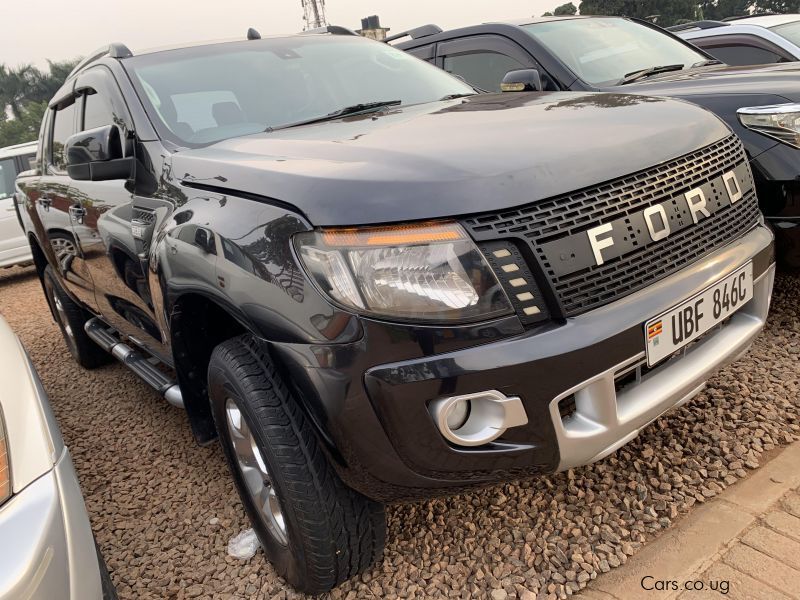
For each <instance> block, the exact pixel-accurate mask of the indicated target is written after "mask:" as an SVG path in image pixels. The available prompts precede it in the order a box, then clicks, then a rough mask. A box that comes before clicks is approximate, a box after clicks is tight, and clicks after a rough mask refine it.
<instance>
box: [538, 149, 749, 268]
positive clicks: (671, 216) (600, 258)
mask: <svg viewBox="0 0 800 600" xmlns="http://www.w3.org/2000/svg"><path fill="white" fill-rule="evenodd" d="M752 185H753V184H752V178H751V177H749V173H748V171H747V166H746V165H745V164H740V165H739V166H737V167H736V168H734V169H732V170H730V171H727V172H725V173H723V174H722V175H720V176H718V177H716V178H714V179H712V180H711V181H709V182H707V183H705V184H703V185H701V186H699V187H696V188H693V189H691V190H688V191H686V192H685V193H683V194H680V195H678V196H675V197H673V198H672V199H671V200H668V201H666V202H662V203H660V204H653V205H651V206H648V207H647V208H645V209H644V210H641V211H638V212H636V213H632V214H629V215H626V216H624V217H620V218H618V219H615V220H612V221H609V222H607V223H602V224H600V225H597V226H595V227H592V228H590V229H588V230H587V231H582V232H579V233H575V234H573V235H570V236H567V237H563V238H560V239H557V240H553V241H551V242H546V243H545V244H543V245H542V252H543V253H544V255H545V256H546V257H547V259H548V262H549V263H550V265H551V268H552V269H553V271H554V273H555V275H556V276H562V275H569V274H570V273H575V272H577V271H580V270H582V269H586V268H587V267H593V266H599V265H602V264H604V263H606V262H608V261H610V260H612V259H615V258H618V257H620V256H623V255H625V254H627V253H629V252H632V251H634V250H637V249H640V248H643V247H645V246H647V245H648V244H651V243H653V242H658V241H661V240H663V239H666V238H668V237H669V236H671V235H675V234H676V233H678V232H680V231H683V230H685V229H687V228H689V227H693V226H695V225H697V224H698V223H700V222H701V221H703V220H705V219H708V218H710V217H712V216H713V215H714V214H715V213H717V212H719V211H721V210H724V209H725V208H727V207H729V206H731V205H733V204H736V203H737V202H739V201H740V200H741V199H742V198H743V197H744V196H745V195H746V194H748V193H749V192H750V191H751V190H752Z"/></svg>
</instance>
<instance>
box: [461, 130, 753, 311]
mask: <svg viewBox="0 0 800 600" xmlns="http://www.w3.org/2000/svg"><path fill="white" fill-rule="evenodd" d="M744 163H746V156H745V153H744V149H743V147H742V144H741V142H739V140H738V139H737V138H736V137H735V136H731V137H729V138H727V139H725V140H722V141H720V142H717V143H715V144H712V145H710V146H707V147H705V148H703V149H701V150H698V151H696V152H693V153H691V154H688V155H686V156H683V157H681V158H678V159H675V160H672V161H670V162H667V163H664V164H661V165H658V166H656V167H653V168H652V169H648V170H645V171H641V172H639V173H635V174H632V175H628V176H625V177H622V178H620V179H617V180H614V181H611V182H607V183H603V184H601V185H598V186H596V187H593V188H588V189H585V190H581V191H577V192H573V193H570V194H566V195H563V196H558V197H556V198H552V199H548V200H543V201H539V202H535V203H532V204H528V205H526V206H523V207H520V208H517V209H513V210H509V211H505V212H502V213H491V214H482V215H476V216H471V217H468V218H466V219H464V221H463V222H462V223H463V225H464V226H465V227H466V228H467V229H468V230H469V231H470V232H471V233H472V235H473V237H474V238H475V239H476V240H478V241H487V240H496V239H512V240H515V242H517V243H518V244H520V245H522V246H523V247H526V246H527V247H528V248H530V252H529V253H528V260H529V262H530V263H532V264H530V267H531V269H532V270H533V271H534V272H536V273H538V276H539V277H540V279H542V280H543V281H541V282H540V284H541V285H545V286H549V287H550V289H552V290H553V292H554V293H555V297H556V298H557V300H558V302H560V304H561V307H560V311H558V312H561V313H562V314H563V315H564V316H573V315H577V314H580V313H583V312H585V311H587V310H590V309H593V308H597V307H599V306H602V305H604V304H608V303H610V302H613V301H614V300H617V299H619V298H622V297H624V296H626V295H628V294H630V293H632V292H635V291H636V290H639V289H641V288H643V287H645V286H647V285H649V284H651V283H653V282H655V281H657V280H659V279H661V278H663V277H665V276H667V275H669V274H671V273H673V272H675V271H678V270H680V269H681V268H683V267H685V266H687V265H689V264H691V263H693V262H695V261H696V260H698V259H699V258H701V257H702V256H703V255H705V254H708V253H710V252H713V251H714V250H716V249H718V248H720V247H722V246H724V245H725V244H727V243H729V242H730V241H731V240H733V239H736V238H737V237H740V236H742V235H744V234H745V233H747V232H748V231H749V230H750V229H752V227H753V226H755V225H756V224H757V223H758V220H759V218H760V216H759V211H758V201H757V199H756V195H755V192H754V191H753V188H754V184H753V179H752V174H751V173H750V170H749V168H745V169H744V170H743V171H740V172H741V173H743V174H744V175H743V177H744V178H745V179H746V183H747V185H745V186H744V189H746V190H749V191H748V192H747V194H746V195H745V196H744V197H743V198H742V199H741V200H739V201H738V202H736V203H735V204H731V205H728V206H725V207H724V208H721V209H720V210H719V211H717V212H715V213H714V214H712V216H711V217H710V218H707V219H704V220H701V221H700V222H699V223H698V224H697V225H694V226H692V227H688V228H685V229H682V230H680V231H677V232H675V233H674V234H673V235H671V236H669V237H667V238H666V239H663V240H660V241H658V242H650V243H648V244H642V245H638V244H637V243H635V242H634V243H633V246H632V249H631V251H629V252H627V253H625V254H623V255H621V256H618V257H616V258H613V259H610V260H607V261H606V262H605V263H604V264H602V265H600V266H594V265H593V266H591V267H588V268H584V269H581V270H579V271H577V272H574V273H569V274H561V275H559V274H558V273H557V270H556V269H555V268H554V265H552V264H550V262H549V261H548V258H547V256H546V255H545V252H544V250H543V248H542V246H543V244H546V243H549V242H553V241H555V240H560V239H562V238H566V237H568V236H571V235H575V234H577V233H581V232H585V231H587V230H588V229H591V228H593V227H596V226H598V225H600V224H603V223H609V222H611V221H613V220H615V219H620V218H625V217H626V216H628V215H633V214H634V213H638V212H639V211H641V210H643V209H645V208H647V207H648V206H652V205H655V204H660V203H664V202H666V201H669V200H671V199H673V198H677V197H679V196H680V195H681V194H683V193H685V192H687V191H689V190H691V189H694V188H696V187H699V186H701V185H704V184H706V183H708V182H710V181H712V180H714V179H715V178H717V177H719V176H720V175H722V174H723V173H725V172H727V171H730V170H732V169H734V167H740V166H741V165H742V164H744ZM629 226H630V225H629ZM648 241H649V240H648ZM553 312H556V311H553Z"/></svg>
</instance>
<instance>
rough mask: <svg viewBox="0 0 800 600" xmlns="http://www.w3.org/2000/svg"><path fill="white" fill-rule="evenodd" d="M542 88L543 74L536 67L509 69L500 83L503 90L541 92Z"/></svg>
mask: <svg viewBox="0 0 800 600" xmlns="http://www.w3.org/2000/svg"><path fill="white" fill-rule="evenodd" d="M542 89H543V86H542V76H541V75H540V74H539V71H538V70H536V69H517V70H514V71H509V72H508V73H506V76H505V77H503V82H502V83H501V84H500V90H501V91H503V92H541V91H542Z"/></svg>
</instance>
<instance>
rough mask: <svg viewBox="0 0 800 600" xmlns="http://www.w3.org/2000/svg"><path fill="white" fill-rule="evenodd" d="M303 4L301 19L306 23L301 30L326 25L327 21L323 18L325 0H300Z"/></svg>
mask: <svg viewBox="0 0 800 600" xmlns="http://www.w3.org/2000/svg"><path fill="white" fill-rule="evenodd" d="M300 2H301V3H302V5H303V20H304V21H305V22H306V24H305V25H304V26H303V30H304V31H305V30H308V29H316V28H317V27H326V26H327V25H328V21H327V20H326V19H325V0H300Z"/></svg>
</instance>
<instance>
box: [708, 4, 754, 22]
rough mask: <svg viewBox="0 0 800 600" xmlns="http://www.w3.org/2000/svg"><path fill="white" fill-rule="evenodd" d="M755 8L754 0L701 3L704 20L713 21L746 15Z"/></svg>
mask: <svg viewBox="0 0 800 600" xmlns="http://www.w3.org/2000/svg"><path fill="white" fill-rule="evenodd" d="M754 8H755V7H754V3H753V0H702V1H701V2H700V12H701V16H702V18H703V19H711V20H721V19H725V18H727V17H734V16H737V15H746V14H749V13H750V12H751V11H752V10H753V9H754Z"/></svg>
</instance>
